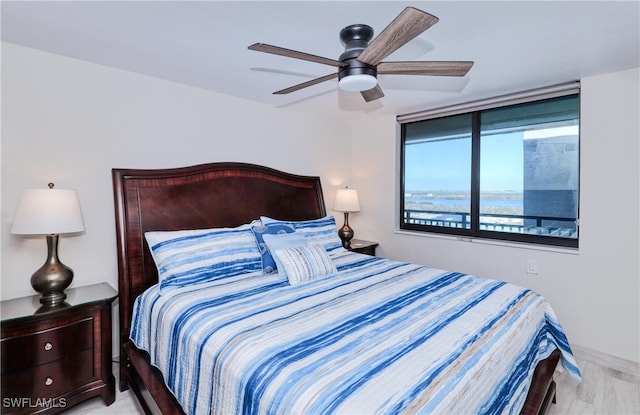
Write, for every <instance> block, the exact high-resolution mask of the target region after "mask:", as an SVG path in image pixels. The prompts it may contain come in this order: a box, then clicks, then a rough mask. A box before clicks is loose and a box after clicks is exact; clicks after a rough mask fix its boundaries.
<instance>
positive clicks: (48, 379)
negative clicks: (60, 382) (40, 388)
mask: <svg viewBox="0 0 640 415" xmlns="http://www.w3.org/2000/svg"><path fill="white" fill-rule="evenodd" d="M44 384H45V385H47V386H51V385H53V379H52V378H51V377H49V376H47V378H46V379H45V380H44Z"/></svg>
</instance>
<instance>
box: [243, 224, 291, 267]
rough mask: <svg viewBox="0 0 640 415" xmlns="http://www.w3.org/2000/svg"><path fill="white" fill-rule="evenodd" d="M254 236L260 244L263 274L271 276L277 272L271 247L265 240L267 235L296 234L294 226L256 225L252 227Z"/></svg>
mask: <svg viewBox="0 0 640 415" xmlns="http://www.w3.org/2000/svg"><path fill="white" fill-rule="evenodd" d="M251 230H252V231H253V234H254V235H255V237H256V241H257V242H258V248H259V249H260V255H261V256H262V272H264V273H265V274H271V273H274V272H276V262H275V260H274V259H273V255H272V254H271V251H270V250H269V246H268V245H267V244H266V242H265V240H264V236H265V235H281V234H288V233H293V232H295V229H294V228H293V225H289V224H286V223H272V224H269V225H263V224H262V223H258V224H255V225H253V226H252V227H251Z"/></svg>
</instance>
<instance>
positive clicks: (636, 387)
mask: <svg viewBox="0 0 640 415" xmlns="http://www.w3.org/2000/svg"><path fill="white" fill-rule="evenodd" d="M574 354H575V356H576V360H577V361H578V366H579V368H580V371H581V372H582V379H583V381H582V383H577V382H576V381H574V380H573V379H572V378H570V377H569V376H568V375H567V373H566V372H562V373H559V372H556V375H555V379H556V383H557V402H556V404H555V405H551V408H550V409H549V412H548V414H549V415H586V414H593V415H595V414H598V415H614V414H619V415H639V414H640V374H639V365H638V363H634V362H630V361H626V360H622V359H618V358H615V357H611V356H608V355H605V354H602V353H598V352H595V351H591V350H588V349H584V348H578V347H574ZM114 374H115V376H116V379H117V377H118V371H117V365H115V364H114ZM116 385H117V381H116ZM65 414H67V415H72V414H73V415H125V414H126V415H136V414H143V411H142V409H140V406H139V405H138V402H137V400H136V398H135V396H134V395H133V393H132V392H131V390H129V391H126V392H124V393H120V392H119V391H118V392H117V393H116V401H115V402H114V403H113V404H111V405H110V406H104V404H103V403H102V400H100V399H99V398H98V399H92V400H90V401H87V402H84V403H82V404H80V405H78V406H76V407H74V408H70V409H69V410H68V411H67V412H65Z"/></svg>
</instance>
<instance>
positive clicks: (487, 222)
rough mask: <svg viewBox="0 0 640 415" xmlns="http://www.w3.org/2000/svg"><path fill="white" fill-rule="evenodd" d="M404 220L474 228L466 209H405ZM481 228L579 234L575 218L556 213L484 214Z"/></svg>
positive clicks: (545, 233)
mask: <svg viewBox="0 0 640 415" xmlns="http://www.w3.org/2000/svg"><path fill="white" fill-rule="evenodd" d="M404 221H405V223H407V224H414V225H427V226H441V227H446V228H459V229H471V215H470V214H469V213H466V212H451V211H439V210H412V209H405V211H404ZM559 223H566V226H558V225H559ZM480 230H486V231H496V232H509V233H521V234H532V235H547V236H560V237H563V238H577V237H578V230H577V226H576V219H575V218H564V217H554V216H532V215H512V214H500V213H481V214H480Z"/></svg>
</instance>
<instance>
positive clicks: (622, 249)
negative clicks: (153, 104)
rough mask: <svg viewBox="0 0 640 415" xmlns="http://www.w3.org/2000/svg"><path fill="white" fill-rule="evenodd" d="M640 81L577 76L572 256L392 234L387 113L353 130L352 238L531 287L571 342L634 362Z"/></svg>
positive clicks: (393, 169)
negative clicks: (530, 267)
mask: <svg viewBox="0 0 640 415" xmlns="http://www.w3.org/2000/svg"><path fill="white" fill-rule="evenodd" d="M639 77H640V70H638V69H634V70H629V71H623V72H618V73H611V74H607V75H602V76H594V77H590V78H586V79H583V80H582V89H581V91H582V92H581V94H582V95H581V116H582V125H581V136H580V139H581V144H580V145H581V147H580V151H581V166H580V169H581V170H580V171H581V180H580V248H579V252H578V253H575V252H573V253H563V252H553V251H544V250H533V249H527V248H523V247H521V246H516V245H513V246H496V245H489V244H482V243H475V242H473V243H472V242H463V241H458V240H455V239H453V238H434V237H426V236H415V235H409V234H401V233H398V232H395V230H396V229H397V221H396V215H395V212H396V203H395V198H396V189H397V183H398V180H397V176H396V175H397V161H396V160H397V157H396V154H397V151H396V146H397V141H398V138H397V133H396V128H397V124H396V122H395V119H394V118H380V119H368V120H366V121H363V122H361V123H358V124H356V125H355V126H354V130H353V131H354V133H353V160H354V161H353V186H354V187H355V188H357V189H358V191H359V195H360V199H361V209H362V210H361V212H360V213H357V214H353V215H352V217H351V220H350V223H351V225H352V227H353V228H354V229H355V232H356V237H360V238H363V239H372V240H376V241H379V242H380V247H379V250H378V252H379V253H380V254H381V255H383V256H389V257H393V258H396V259H400V260H406V261H411V262H417V263H421V264H425V265H428V266H433V267H436V268H444V269H451V270H457V271H462V272H467V273H473V274H477V275H482V276H486V277H490V278H497V279H502V280H507V281H509V282H513V283H516V284H519V285H521V286H525V287H529V288H532V289H534V290H536V291H538V292H540V293H541V294H543V295H544V296H545V297H546V298H547V299H548V301H549V302H550V303H551V305H552V307H553V309H554V310H555V312H556V314H557V315H558V317H559V318H560V321H561V322H562V324H563V326H564V328H565V330H566V332H567V335H568V336H569V340H570V342H572V343H574V344H576V345H580V346H583V347H588V348H590V349H594V350H598V351H601V352H605V353H608V354H611V355H614V356H618V357H621V358H625V359H629V360H633V361H636V362H637V361H639V360H640V358H639V354H640V346H639V337H640V332H639V330H640V319H639V313H640V310H639V304H640V292H639V290H640V287H639V280H640V267H639V258H640V244H639V238H638V231H639V230H640V227H639V219H638V214H639V211H640V207H639V204H638V198H639V188H640V182H639V169H638V164H639V151H640V150H639V149H640V147H639V145H638V142H639V139H640V129H639V121H638V120H639V115H638V114H640V107H639V102H640V97H639V90H640V88H639V83H638V80H639ZM527 259H535V260H536V261H537V262H538V268H539V274H538V275H536V276H531V275H527V274H526V271H525V264H526V260H527Z"/></svg>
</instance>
